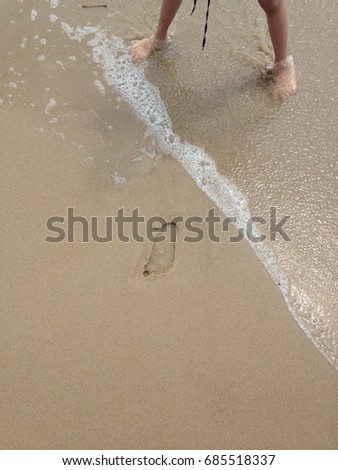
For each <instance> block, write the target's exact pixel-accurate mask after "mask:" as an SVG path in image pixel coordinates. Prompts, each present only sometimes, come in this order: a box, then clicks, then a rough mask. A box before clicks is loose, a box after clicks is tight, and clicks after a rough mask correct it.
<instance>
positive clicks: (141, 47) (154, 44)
mask: <svg viewBox="0 0 338 470" xmlns="http://www.w3.org/2000/svg"><path fill="white" fill-rule="evenodd" d="M168 42H169V41H168V39H164V40H163V41H160V40H159V39H156V38H155V35H154V34H153V35H152V36H150V37H149V38H145V39H141V41H138V42H137V43H136V44H134V45H133V46H132V47H131V48H130V54H131V59H132V61H133V62H143V61H144V60H146V59H148V57H150V55H151V54H152V53H153V51H154V50H156V49H162V48H163V47H165V46H166V45H167V44H168Z"/></svg>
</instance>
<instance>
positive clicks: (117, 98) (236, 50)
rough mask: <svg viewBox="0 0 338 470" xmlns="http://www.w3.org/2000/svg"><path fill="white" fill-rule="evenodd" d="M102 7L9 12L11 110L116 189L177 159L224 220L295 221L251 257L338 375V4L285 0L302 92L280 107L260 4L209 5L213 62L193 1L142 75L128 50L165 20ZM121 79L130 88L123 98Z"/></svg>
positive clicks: (137, 10) (139, 7) (232, 0)
mask: <svg viewBox="0 0 338 470" xmlns="http://www.w3.org/2000/svg"><path fill="white" fill-rule="evenodd" d="M107 3H108V4H109V8H107V9H88V10H84V9H81V8H80V7H79V4H78V2H64V1H62V0H60V1H59V2H44V3H41V5H39V7H37V6H36V5H35V6H34V8H33V2H29V1H28V0H22V1H21V2H20V1H18V2H17V3H14V2H9V1H8V2H4V5H3V6H2V10H3V12H4V17H5V18H6V22H7V26H6V30H5V36H6V35H8V38H10V40H8V41H3V42H2V45H1V55H2V57H4V64H5V67H4V69H3V75H2V81H3V83H4V84H5V86H4V87H3V89H2V95H1V99H2V100H3V101H2V105H3V106H17V107H19V106H23V107H24V106H27V107H28V106H29V107H30V108H33V109H34V110H36V113H38V114H39V116H40V120H41V126H38V128H37V132H45V131H46V130H47V129H49V130H51V131H52V132H55V133H56V134H57V135H58V136H59V137H60V142H61V141H62V140H63V139H72V140H73V144H74V150H75V151H76V152H77V153H78V154H81V156H82V157H83V160H84V161H85V162H86V163H87V164H90V165H93V166H95V168H96V169H97V170H98V171H99V172H100V174H101V175H102V178H103V179H104V178H107V179H110V180H112V184H113V183H115V184H117V185H118V184H127V182H128V180H129V179H130V178H134V177H140V175H142V174H143V173H144V172H147V171H151V169H152V167H153V165H155V164H160V162H161V156H160V155H161V153H170V154H172V156H174V157H175V158H177V159H178V160H179V161H180V162H181V163H182V164H183V166H184V167H185V168H186V170H187V172H188V173H189V174H190V175H191V176H192V177H193V178H194V180H195V181H196V183H197V184H198V185H199V186H200V187H201V189H202V190H203V191H204V192H206V194H208V196H209V197H210V198H211V199H212V200H213V201H214V202H216V203H217V204H218V206H219V208H220V209H221V210H223V211H224V213H225V214H226V215H236V216H237V217H239V218H241V222H245V220H246V219H247V218H248V217H249V215H250V214H251V215H255V216H261V217H265V218H267V217H268V214H269V210H270V208H271V207H277V213H278V214H279V215H280V217H283V216H290V219H289V220H288V222H287V225H286V229H287V233H288V235H289V236H290V238H291V241H289V242H286V241H284V240H280V239H277V241H275V242H271V243H270V246H267V245H266V244H265V245H263V244H253V248H254V249H255V250H256V252H257V254H258V256H259V257H260V259H261V261H262V262H264V263H265V265H266V267H267V268H268V269H269V270H270V273H271V275H272V276H273V278H274V280H275V282H276V283H279V284H281V288H282V292H283V294H284V297H285V300H286V302H287V304H288V306H289V309H290V311H291V312H292V314H293V315H294V316H295V318H296V320H297V321H298V322H299V323H300V325H301V326H302V328H303V329H304V331H305V332H306V333H307V334H308V336H309V337H310V339H311V340H312V341H313V342H314V344H315V345H316V346H317V347H318V349H319V350H320V351H321V352H322V353H323V354H324V355H325V356H326V357H327V359H328V360H329V361H330V362H331V363H332V364H333V365H334V366H335V367H336V368H337V367H338V338H337V336H338V312H337V309H336V305H335V298H336V276H335V258H336V233H335V231H336V226H335V220H334V214H335V212H336V209H337V207H336V205H337V203H336V199H337V197H336V193H337V190H336V188H337V186H336V162H337V151H336V148H337V144H338V137H337V122H338V110H337V91H338V86H337V80H336V77H337V72H338V59H337V54H336V47H335V44H336V28H335V26H336V18H337V17H338V5H337V4H336V3H335V2H329V1H324V0H321V1H316V0H303V1H299V0H297V1H296V0H293V1H291V0H289V1H288V2H287V4H288V11H289V18H290V52H291V53H292V54H293V55H294V58H295V62H296V66H297V73H298V94H297V96H296V97H294V98H292V99H290V100H289V101H288V102H287V103H285V104H284V105H282V106H280V105H275V104H274V103H273V102H272V100H271V84H269V83H266V82H264V81H263V80H262V76H261V75H262V72H264V70H265V68H266V66H267V65H268V64H270V63H271V62H272V51H271V46H270V43H269V39H268V35H267V28H266V24H265V18H264V15H263V13H262V11H261V10H260V8H259V7H258V5H257V2H256V1H254V0H245V1H242V2H237V1H236V0H228V1H227V2H224V1H222V0H213V2H212V8H211V14H210V20H209V32H208V41H207V46H206V49H205V51H204V52H202V51H201V40H202V35H203V26H204V14H205V9H204V2H203V1H202V0H200V1H199V2H198V9H197V11H196V12H195V14H194V16H193V17H190V11H191V3H192V2H187V1H186V2H184V3H183V5H182V8H181V10H180V12H179V16H178V18H177V19H176V21H175V23H174V25H173V28H172V30H171V31H172V35H173V36H172V44H171V47H170V49H169V50H168V51H166V52H164V53H157V54H156V55H155V57H154V58H153V59H151V60H150V61H149V63H147V64H145V65H144V66H142V67H138V68H135V67H133V66H132V65H131V64H130V63H129V62H128V60H127V59H126V60H125V62H124V63H123V61H122V59H123V54H125V52H126V49H125V45H128V44H129V43H130V42H131V41H132V40H134V39H136V38H138V37H142V36H143V35H147V34H150V33H151V32H152V30H153V27H154V25H155V23H156V19H157V16H158V9H157V8H156V9H155V10H154V9H153V6H154V2H152V1H149V0H147V1H139V2H133V5H132V8H130V2H125V1H122V0H119V1H117V0H116V1H111V2H107ZM20 10H22V11H21V12H20ZM33 10H34V11H33ZM50 15H52V16H50ZM13 21H14V23H13ZM77 26H79V28H80V29H78V30H76V27H77ZM84 27H87V29H85V30H84V29H83V28H84ZM91 28H92V29H91ZM116 38H121V41H120V40H119V39H116ZM102 39H103V42H100V40H102ZM88 42H89V43H88ZM9 44H10V49H9V50H8V47H9ZM9 52H10V54H9ZM102 52H103V56H102V55H101V56H100V53H102ZM121 56H122V59H121ZM47 64H48V68H47ZM51 64H52V65H51ZM120 72H122V74H128V77H129V80H131V81H132V82H129V86H128V87H126V80H125V77H124V76H123V75H122V76H118V73H120ZM52 74H53V77H52ZM55 77H57V79H56V80H55ZM133 80H134V81H133ZM32 82H34V83H39V86H38V87H31V86H30V85H29V84H30V83H32ZM65 82H66V83H67V86H66V87H65V86H64V84H65ZM141 82H142V84H141V85H140V83H141ZM51 83H52V84H53V86H52V85H51ZM57 83H60V87H58V86H57ZM61 84H63V85H61ZM79 84H80V85H81V86H79ZM152 84H153V85H155V87H153V86H152ZM157 87H158V88H157ZM83 90H86V96H83ZM142 90H143V91H142ZM158 90H159V92H158ZM141 91H142V93H144V99H145V101H144V103H140V99H139V98H140V93H141ZM159 93H160V94H159ZM41 103H43V105H41ZM87 103H90V107H88V105H87ZM93 103H95V105H96V106H95V107H93ZM147 108H150V114H149V113H147ZM148 110H149V109H148ZM151 115H153V116H155V118H154V120H152V119H150V116H151ZM137 116H138V119H137ZM67 122H72V124H74V122H75V123H78V126H79V127H81V131H83V128H84V127H85V128H86V129H87V130H88V135H89V138H88V139H87V140H86V141H82V140H81V141H80V140H79V137H78V136H77V135H76V133H74V131H70V130H69V128H68V126H67ZM161 122H162V123H163V122H164V124H165V129H164V128H163V126H162V127H161V125H160V124H161ZM75 127H76V126H75ZM163 129H164V130H163ZM91 135H92V137H93V138H92V139H91V138H90V136H91ZM169 135H171V138H170V139H169V140H168V139H167V140H166V136H167V137H168V136H169ZM196 148H197V150H196ZM136 158H138V159H139V163H140V164H137V165H135V159H136ZM205 163H207V167H206V168H205ZM202 164H203V165H202ZM201 167H203V168H204V169H203V170H201ZM238 201H239V205H238V204H237V202H238ZM278 218H279V217H278ZM271 247H272V248H273V251H274V253H275V255H276V258H275V257H274V256H273V254H272V253H271V250H270V249H271ZM269 248H270V249H269ZM272 308H273V307H272Z"/></svg>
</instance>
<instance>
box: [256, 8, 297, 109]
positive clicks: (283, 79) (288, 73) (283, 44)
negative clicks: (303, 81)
mask: <svg viewBox="0 0 338 470" xmlns="http://www.w3.org/2000/svg"><path fill="white" fill-rule="evenodd" d="M258 1H259V4H260V5H261V7H262V8H263V10H264V11H265V14H266V17H267V21H268V26H269V32H270V37H271V42H272V45H273V49H274V52H275V65H274V68H273V73H274V80H275V88H274V92H273V97H274V99H275V100H276V101H280V100H282V101H283V100H284V99H285V98H287V97H288V96H290V95H292V94H294V93H295V91H296V88H297V85H296V72H295V65H294V63H293V59H292V57H291V56H289V57H288V55H287V48H288V20H287V15H286V9H285V5H284V0H258Z"/></svg>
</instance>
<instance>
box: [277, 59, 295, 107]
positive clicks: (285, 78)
mask: <svg viewBox="0 0 338 470" xmlns="http://www.w3.org/2000/svg"><path fill="white" fill-rule="evenodd" d="M273 77H274V80H275V88H274V91H273V99H274V100H275V101H284V100H285V99H286V98H287V97H288V96H290V95H293V94H294V93H296V89H297V85H296V68H295V64H294V62H293V57H292V56H291V55H290V56H289V57H288V58H287V59H286V60H281V61H280V62H277V63H276V64H275V65H274V67H273Z"/></svg>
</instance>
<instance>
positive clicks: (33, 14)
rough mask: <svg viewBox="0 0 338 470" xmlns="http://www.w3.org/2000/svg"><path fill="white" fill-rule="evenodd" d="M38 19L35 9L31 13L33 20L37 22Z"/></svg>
mask: <svg viewBox="0 0 338 470" xmlns="http://www.w3.org/2000/svg"><path fill="white" fill-rule="evenodd" d="M37 17H38V12H37V11H36V10H34V8H33V9H32V11H31V20H32V21H35V20H36V18H37Z"/></svg>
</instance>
